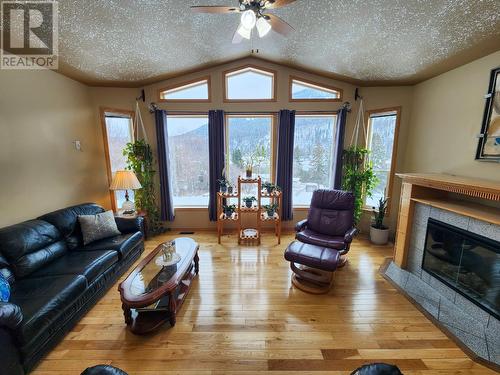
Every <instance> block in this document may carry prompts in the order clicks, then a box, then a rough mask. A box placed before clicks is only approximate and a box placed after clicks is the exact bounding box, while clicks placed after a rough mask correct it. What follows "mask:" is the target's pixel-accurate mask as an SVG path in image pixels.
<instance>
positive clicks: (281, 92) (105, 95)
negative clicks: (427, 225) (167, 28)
mask: <svg viewBox="0 0 500 375" xmlns="http://www.w3.org/2000/svg"><path fill="white" fill-rule="evenodd" d="M245 64H254V65H257V66H261V67H263V68H267V69H272V70H275V71H276V72H277V83H278V92H277V101H276V102H269V103H225V102H224V101H223V94H222V93H223V83H222V82H223V73H224V71H226V70H228V69H232V68H236V67H239V66H242V65H245ZM290 75H295V76H300V77H303V78H306V79H309V80H312V81H317V82H319V83H324V84H328V85H332V86H335V87H338V88H341V89H343V101H348V102H350V103H352V104H353V110H352V112H351V113H350V114H349V115H348V121H347V132H346V133H347V134H346V144H347V143H349V142H350V139H351V134H352V130H353V128H354V124H355V119H356V114H357V110H358V107H357V105H358V104H359V102H355V101H354V89H355V87H354V86H352V85H351V84H348V83H345V82H340V81H336V80H332V79H328V78H324V77H321V76H316V75H314V74H308V73H304V72H302V71H300V70H295V69H291V68H289V67H284V66H281V65H279V64H272V63H269V62H267V61H262V60H260V59H253V58H248V59H244V60H239V61H235V62H232V63H228V64H223V65H220V66H218V67H215V68H211V69H206V70H203V71H199V72H196V73H192V74H189V75H185V76H179V77H176V78H172V79H169V80H166V81H161V82H158V83H155V84H152V85H150V86H147V87H146V88H145V91H146V104H144V103H142V102H141V103H140V107H141V113H142V117H143V119H144V123H145V126H146V130H147V134H148V138H149V141H150V143H151V145H152V147H153V149H154V150H155V151H156V132H155V129H154V118H153V115H151V114H150V113H149V112H148V110H147V107H146V106H147V104H148V103H150V102H152V101H153V102H156V103H158V90H159V89H160V88H163V87H166V86H170V85H175V84H178V83H182V82H186V81H190V80H193V79H197V78H201V77H206V76H210V78H211V86H212V94H213V95H212V102H211V103H159V106H160V108H162V109H166V110H171V111H202V112H207V111H208V110H210V109H223V110H225V111H226V112H239V111H249V112H251V111H270V112H276V111H279V110H280V109H284V108H287V109H295V110H299V111H300V110H306V111H311V110H320V111H326V110H332V111H335V110H338V109H339V107H340V105H341V104H342V103H300V102H299V103H293V102H292V103H291V102H289V101H288V89H289V81H288V80H289V76H290ZM139 94H140V90H137V89H119V88H91V96H92V102H93V105H94V108H95V109H96V112H98V110H99V107H113V108H118V109H127V110H131V109H133V108H134V106H135V102H134V98H135V97H137V96H138V95H139ZM360 94H361V95H362V96H363V97H364V99H365V110H370V109H382V108H387V107H394V106H402V108H403V111H402V113H403V118H402V121H401V141H400V143H399V158H398V169H397V170H398V171H400V169H401V164H402V163H401V160H402V156H403V151H404V148H405V138H406V133H407V128H408V123H409V117H410V113H411V99H412V88H411V87H369V88H362V89H361V90H360ZM398 184H399V181H396V182H395V185H396V188H395V190H394V192H395V194H397V195H398V196H399V185H398ZM398 202H399V198H397V199H394V200H393V206H394V207H393V209H392V210H391V217H390V219H389V220H388V223H390V224H391V227H392V228H394V224H395V221H396V220H395V218H396V216H397V203H398ZM306 215H307V210H304V209H296V210H295V211H294V220H293V221H291V222H288V223H284V226H285V227H287V226H288V227H291V226H293V225H294V223H295V222H296V221H298V220H300V219H302V218H304V217H305V216H306ZM369 218H370V214H369V213H367V214H366V215H365V218H364V220H363V224H362V229H364V230H366V229H368V226H369ZM214 225H215V224H214V223H210V222H209V221H208V212H207V210H206V209H176V220H175V221H174V222H173V223H169V224H168V226H169V227H172V228H214V227H215V226H214Z"/></svg>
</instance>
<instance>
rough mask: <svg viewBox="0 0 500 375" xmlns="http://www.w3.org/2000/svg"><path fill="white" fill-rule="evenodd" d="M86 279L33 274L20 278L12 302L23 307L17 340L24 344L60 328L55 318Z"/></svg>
mask: <svg viewBox="0 0 500 375" xmlns="http://www.w3.org/2000/svg"><path fill="white" fill-rule="evenodd" d="M86 288H87V280H86V279H85V277H83V276H81V275H62V276H46V277H32V278H27V279H23V280H17V282H16V283H15V284H14V286H13V288H12V297H11V302H12V303H14V304H16V305H18V306H19V307H21V310H22V313H23V317H24V319H23V322H22V324H21V326H20V327H19V329H18V330H17V333H18V335H17V336H18V337H17V339H18V341H19V342H20V343H21V344H22V345H25V344H27V343H29V342H30V341H32V340H35V339H36V338H37V336H39V335H42V334H44V335H47V336H48V337H50V334H51V333H52V332H54V331H57V330H58V328H59V327H51V325H52V324H53V323H54V321H55V320H56V319H57V318H58V317H59V316H60V315H61V314H63V313H64V311H65V310H66V309H67V308H68V307H69V306H70V305H71V304H72V303H73V302H74V301H75V300H76V299H77V298H78V297H79V296H80V295H81V294H82V293H83V292H84V291H85V289H86Z"/></svg>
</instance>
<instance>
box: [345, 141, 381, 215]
mask: <svg viewBox="0 0 500 375" xmlns="http://www.w3.org/2000/svg"><path fill="white" fill-rule="evenodd" d="M369 152H370V151H369V150H367V149H366V148H358V147H356V146H351V147H349V148H348V149H347V150H344V154H343V164H342V168H343V177H342V189H344V190H347V191H350V192H352V193H353V194H354V199H355V201H354V223H355V224H358V223H359V220H360V218H361V214H362V211H363V202H364V198H365V197H366V196H368V197H371V196H372V190H373V188H374V187H375V185H376V184H377V176H375V174H374V173H373V167H372V164H371V162H370V161H369V160H368V155H369Z"/></svg>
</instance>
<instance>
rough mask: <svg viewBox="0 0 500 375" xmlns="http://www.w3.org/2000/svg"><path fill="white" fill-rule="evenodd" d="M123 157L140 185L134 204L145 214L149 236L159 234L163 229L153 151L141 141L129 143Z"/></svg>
mask: <svg viewBox="0 0 500 375" xmlns="http://www.w3.org/2000/svg"><path fill="white" fill-rule="evenodd" d="M123 155H124V156H126V157H127V169H128V170H131V171H133V172H134V173H135V175H136V176H137V179H138V180H139V182H140V183H141V185H142V188H141V189H138V190H136V191H135V204H136V206H137V207H138V210H140V211H143V212H145V213H146V214H147V215H146V220H147V228H148V231H149V232H150V233H151V234H157V233H161V232H162V231H163V227H162V225H161V222H160V214H159V211H158V206H157V204H156V194H155V186H154V176H155V173H156V171H155V170H154V165H153V162H154V159H153V151H152V150H151V146H150V145H149V144H148V143H146V142H145V141H144V140H143V139H140V140H136V141H135V142H129V143H127V145H126V146H125V149H124V150H123Z"/></svg>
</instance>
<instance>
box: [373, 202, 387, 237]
mask: <svg viewBox="0 0 500 375" xmlns="http://www.w3.org/2000/svg"><path fill="white" fill-rule="evenodd" d="M386 212H387V199H384V198H380V199H379V201H378V209H376V208H375V207H373V222H372V225H371V227H370V241H371V242H372V243H373V244H375V245H385V244H387V242H388V240H389V228H388V227H386V226H385V225H384V217H385V214H386Z"/></svg>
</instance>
